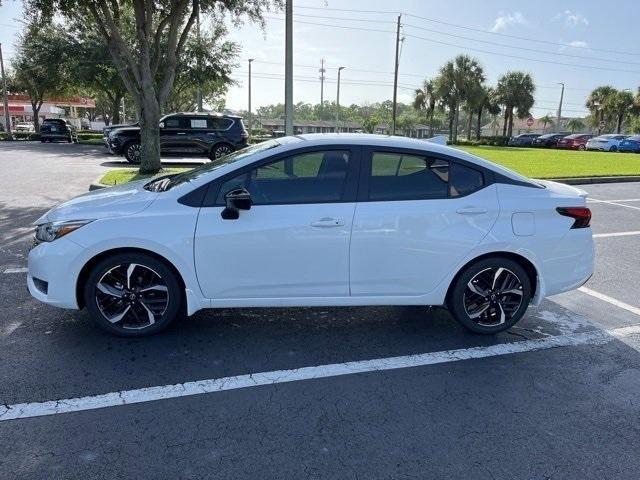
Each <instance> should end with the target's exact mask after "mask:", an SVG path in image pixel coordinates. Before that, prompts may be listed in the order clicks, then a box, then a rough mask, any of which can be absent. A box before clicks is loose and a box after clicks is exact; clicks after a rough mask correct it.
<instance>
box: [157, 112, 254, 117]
mask: <svg viewBox="0 0 640 480" xmlns="http://www.w3.org/2000/svg"><path fill="white" fill-rule="evenodd" d="M172 115H184V116H185V117H216V118H242V117H241V116H240V115H229V114H226V113H219V112H173V113H167V114H166V115H164V116H165V117H170V116H172Z"/></svg>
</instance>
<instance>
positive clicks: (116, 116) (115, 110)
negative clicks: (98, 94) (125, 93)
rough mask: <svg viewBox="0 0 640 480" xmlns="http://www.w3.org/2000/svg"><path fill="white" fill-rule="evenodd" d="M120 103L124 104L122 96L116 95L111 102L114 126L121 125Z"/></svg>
mask: <svg viewBox="0 0 640 480" xmlns="http://www.w3.org/2000/svg"><path fill="white" fill-rule="evenodd" d="M120 103H122V95H121V94H120V93H116V94H115V95H114V97H113V101H112V102H111V123H113V124H114V125H117V124H118V123H120Z"/></svg>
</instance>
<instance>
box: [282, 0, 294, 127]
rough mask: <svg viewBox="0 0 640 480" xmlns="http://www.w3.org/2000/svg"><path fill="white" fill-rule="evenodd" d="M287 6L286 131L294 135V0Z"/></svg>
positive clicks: (285, 57)
mask: <svg viewBox="0 0 640 480" xmlns="http://www.w3.org/2000/svg"><path fill="white" fill-rule="evenodd" d="M286 1H287V3H286V6H285V49H284V63H285V65H284V133H285V135H293V0H286Z"/></svg>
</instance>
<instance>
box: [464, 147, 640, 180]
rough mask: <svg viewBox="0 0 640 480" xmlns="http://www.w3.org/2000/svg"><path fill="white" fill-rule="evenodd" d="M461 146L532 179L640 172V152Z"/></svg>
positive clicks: (634, 173) (612, 175)
mask: <svg viewBox="0 0 640 480" xmlns="http://www.w3.org/2000/svg"><path fill="white" fill-rule="evenodd" d="M460 148H461V149H462V150H465V151H467V152H469V153H473V154H475V155H478V156H479V157H482V158H485V159H487V160H491V161H492V162H495V163H499V164H500V165H504V166H505V167H507V168H511V169H512V170H515V171H516V172H519V173H521V174H523V175H526V176H527V177H533V178H571V177H609V176H611V177H614V176H620V175H640V155H638V154H634V153H605V152H578V151H573V150H556V149H542V148H541V149H538V148H509V147H484V146H478V147H460Z"/></svg>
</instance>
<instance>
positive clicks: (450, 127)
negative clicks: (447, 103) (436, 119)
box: [449, 109, 455, 142]
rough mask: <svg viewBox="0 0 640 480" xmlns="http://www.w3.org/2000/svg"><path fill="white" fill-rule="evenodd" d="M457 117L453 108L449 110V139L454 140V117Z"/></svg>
mask: <svg viewBox="0 0 640 480" xmlns="http://www.w3.org/2000/svg"><path fill="white" fill-rule="evenodd" d="M454 117H455V113H454V111H453V109H450V110H449V141H450V142H453V118H454Z"/></svg>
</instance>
